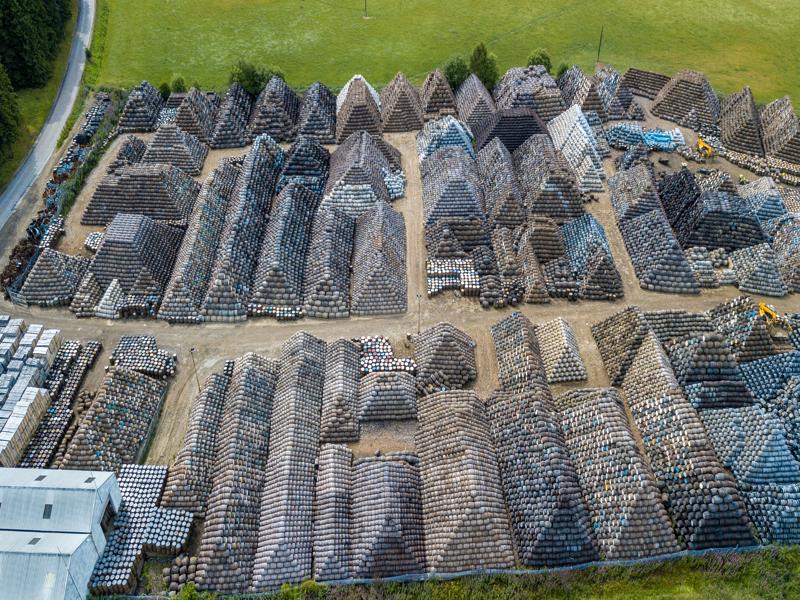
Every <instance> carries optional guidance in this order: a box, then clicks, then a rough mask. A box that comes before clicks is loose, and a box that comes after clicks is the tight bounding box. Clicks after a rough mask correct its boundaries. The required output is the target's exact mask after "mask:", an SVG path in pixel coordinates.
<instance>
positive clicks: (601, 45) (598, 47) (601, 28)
mask: <svg viewBox="0 0 800 600" xmlns="http://www.w3.org/2000/svg"><path fill="white" fill-rule="evenodd" d="M366 1H367V0H364V2H366ZM605 28H606V26H605V25H602V26H601V27H600V43H599V44H598V45H597V62H600V49H601V48H602V47H603V30H604V29H605Z"/></svg>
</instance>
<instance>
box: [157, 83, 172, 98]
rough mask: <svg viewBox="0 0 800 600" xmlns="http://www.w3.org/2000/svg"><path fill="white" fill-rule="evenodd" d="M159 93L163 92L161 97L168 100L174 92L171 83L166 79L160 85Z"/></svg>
mask: <svg viewBox="0 0 800 600" xmlns="http://www.w3.org/2000/svg"><path fill="white" fill-rule="evenodd" d="M158 93H159V94H161V97H162V98H163V99H164V100H166V99H167V98H169V95H170V94H171V93H172V90H171V89H170V87H169V84H168V83H167V82H166V81H162V82H161V85H159V86H158Z"/></svg>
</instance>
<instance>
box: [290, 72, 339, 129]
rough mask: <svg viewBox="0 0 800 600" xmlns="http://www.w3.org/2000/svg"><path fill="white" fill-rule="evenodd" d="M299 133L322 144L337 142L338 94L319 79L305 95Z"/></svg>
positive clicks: (299, 120)
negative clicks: (335, 94) (334, 93)
mask: <svg viewBox="0 0 800 600" xmlns="http://www.w3.org/2000/svg"><path fill="white" fill-rule="evenodd" d="M297 135H298V136H306V137H309V138H313V139H315V140H317V141H318V142H319V143H320V144H334V143H336V96H334V95H333V92H331V91H330V90H329V89H328V88H327V87H325V85H323V84H322V83H320V82H319V81H316V82H314V84H313V85H312V86H311V87H310V88H308V91H307V92H306V93H305V95H304V96H303V102H302V103H301V104H300V114H299V116H298V118H297Z"/></svg>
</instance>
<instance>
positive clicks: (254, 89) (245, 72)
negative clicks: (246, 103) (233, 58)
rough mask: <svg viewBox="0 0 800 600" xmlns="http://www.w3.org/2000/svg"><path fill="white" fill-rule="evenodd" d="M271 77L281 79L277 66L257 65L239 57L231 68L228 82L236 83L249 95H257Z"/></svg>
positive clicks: (281, 74)
mask: <svg viewBox="0 0 800 600" xmlns="http://www.w3.org/2000/svg"><path fill="white" fill-rule="evenodd" d="M273 77H280V78H281V79H283V78H284V77H283V72H282V71H281V70H280V69H279V68H277V67H266V68H264V67H257V66H255V65H254V64H253V63H250V62H247V61H246V60H241V59H240V60H239V61H237V63H236V64H235V65H234V66H233V69H231V75H230V80H229V82H230V83H238V84H239V85H241V86H242V87H243V88H244V89H245V91H246V92H247V93H248V94H250V95H251V96H258V95H259V94H260V93H261V90H263V89H264V87H265V86H266V85H267V83H268V82H269V80H270V79H272V78H273Z"/></svg>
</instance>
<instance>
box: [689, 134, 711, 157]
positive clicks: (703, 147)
mask: <svg viewBox="0 0 800 600" xmlns="http://www.w3.org/2000/svg"><path fill="white" fill-rule="evenodd" d="M694 147H695V150H697V151H698V152H699V153H700V154H702V155H703V156H705V157H706V158H713V157H714V155H715V154H716V152H714V148H712V147H711V146H710V145H709V144H708V142H706V141H705V140H704V139H703V138H701V137H700V136H697V143H696V144H695V145H694Z"/></svg>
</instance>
